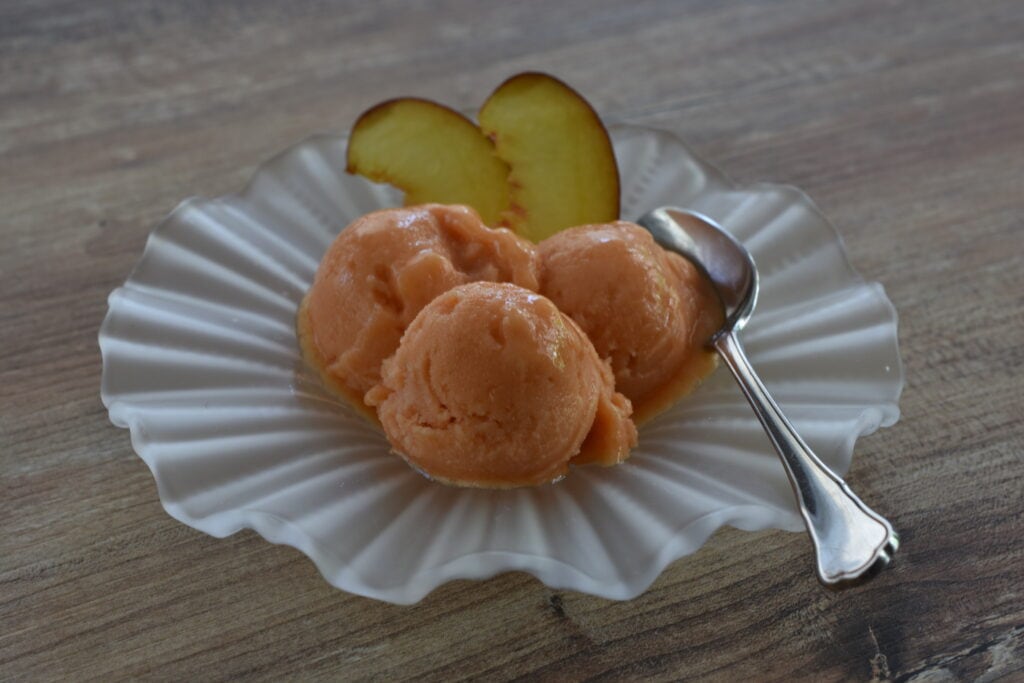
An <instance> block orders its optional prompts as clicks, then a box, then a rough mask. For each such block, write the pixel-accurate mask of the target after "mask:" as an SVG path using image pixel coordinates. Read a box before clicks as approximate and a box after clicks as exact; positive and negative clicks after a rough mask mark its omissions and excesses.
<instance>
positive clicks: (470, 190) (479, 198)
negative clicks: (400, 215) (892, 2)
mask: <svg viewBox="0 0 1024 683" xmlns="http://www.w3.org/2000/svg"><path fill="white" fill-rule="evenodd" d="M347 170H348V172H349V173H358V174H359V175H362V176H365V177H366V178H369V179H370V180H373V181H375V182H384V183H389V184H391V185H394V186H395V187H397V188H399V189H400V190H402V191H403V192H405V204H406V206H411V205H414V204H427V203H438V204H468V205H469V206H471V207H473V208H474V209H476V211H477V213H479V214H480V217H481V218H482V219H483V221H484V223H486V224H487V225H490V226H497V225H498V224H499V221H500V220H501V218H502V216H503V215H504V214H505V213H506V212H507V209H508V206H509V199H508V175H509V168H508V165H507V164H506V163H505V162H504V161H502V160H501V159H499V158H498V157H497V156H496V155H495V150H494V144H493V143H492V142H491V141H490V140H489V139H488V138H487V137H486V136H484V134H483V133H481V132H480V129H479V128H478V127H477V126H476V125H475V124H474V123H473V122H472V121H471V120H469V119H468V118H466V117H465V116H463V115H462V114H460V113H459V112H457V111H455V110H454V109H449V108H448V107H445V106H444V105H441V104H438V103H436V102H431V101H429V100H422V99H417V98H411V97H404V98H400V99H395V100H388V101H387V102H382V103H381V104H378V105H377V106H375V107H373V108H371V109H369V110H367V111H366V112H364V113H363V114H362V115H361V116H360V117H359V119H358V120H357V121H356V123H355V125H354V126H353V127H352V132H351V134H350V136H349V143H348V168H347Z"/></svg>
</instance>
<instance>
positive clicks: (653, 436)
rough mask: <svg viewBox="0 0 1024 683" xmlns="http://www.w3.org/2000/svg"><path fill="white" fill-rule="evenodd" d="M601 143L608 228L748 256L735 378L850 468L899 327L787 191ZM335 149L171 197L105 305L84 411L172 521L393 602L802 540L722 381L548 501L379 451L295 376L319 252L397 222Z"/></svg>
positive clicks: (784, 488) (596, 586) (761, 445)
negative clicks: (702, 227) (240, 538)
mask: <svg viewBox="0 0 1024 683" xmlns="http://www.w3.org/2000/svg"><path fill="white" fill-rule="evenodd" d="M611 133H612V137H613V140H614V143H615V151H616V154H617V156H618V159H619V164H620V170H621V174H622V179H623V188H622V200H623V214H622V215H623V217H625V218H630V219H635V218H637V217H638V216H639V215H640V214H642V213H643V212H645V211H646V210H648V209H651V208H654V207H657V206H661V205H665V204H673V205H678V206H686V207H691V208H694V209H697V210H698V211H701V212H703V213H705V214H707V215H709V216H711V217H712V218H715V219H717V220H718V221H720V222H721V223H722V224H723V225H724V226H725V227H726V228H727V229H728V230H729V231H731V232H732V233H733V234H734V235H735V236H736V237H738V238H739V239H740V240H741V241H743V243H744V244H746V245H747V247H749V248H750V250H751V251H752V252H753V254H754V257H755V259H756V261H757V264H758V266H759V268H760V272H761V277H762V280H761V285H762V289H761V298H760V302H759V303H758V308H757V311H756V312H755V314H754V316H753V318H752V319H751V321H750V323H749V325H748V327H747V328H746V330H745V331H744V333H743V339H744V342H745V343H746V347H747V350H748V352H749V355H750V358H751V360H752V361H753V362H754V364H755V366H756V367H757V369H758V371H759V372H760V373H761V376H762V378H763V379H764V381H765V383H766V384H767V385H768V387H769V389H770V390H771V391H772V392H773V393H774V395H775V396H776V398H777V399H778V401H779V402H780V403H781V404H782V406H783V408H784V409H785V411H786V413H787V414H788V415H789V417H790V418H791V419H792V420H793V421H794V422H795V424H796V426H797V428H798V429H799V430H800V432H801V433H802V434H803V435H804V437H805V438H806V440H807V441H808V442H809V443H810V445H811V446H812V447H813V448H814V449H815V450H816V451H817V453H818V455H819V456H820V457H821V458H822V459H823V460H824V461H825V462H826V463H828V465H830V466H831V467H833V468H834V469H836V470H837V471H839V472H845V471H846V470H847V468H848V466H849V463H850V457H851V453H852V451H853V446H854V442H855V441H856V439H857V437H858V436H861V435H864V434H868V433H871V432H873V431H875V430H876V429H878V428H879V427H880V426H888V425H891V424H893V423H894V422H895V421H896V420H897V419H898V417H899V409H898V407H897V400H898V398H899V394H900V390H901V388H902V385H903V375H902V370H901V365H900V358H899V353H898V350H897V339H896V312H895V310H894V309H893V306H892V304H891V303H890V302H889V300H888V299H887V298H886V296H885V293H884V291H883V290H882V287H881V286H880V285H878V284H876V283H867V282H864V281H863V280H862V279H861V278H860V277H859V276H858V275H857V273H856V272H855V271H854V270H853V269H852V268H851V266H850V264H849V262H848V261H847V259H846V256H845V254H844V251H843V246H842V243H841V241H840V239H839V236H838V235H837V234H836V231H835V230H834V229H833V228H832V226H831V225H830V224H829V223H828V221H827V220H826V219H825V218H824V217H823V216H822V214H821V213H820V212H819V210H818V209H817V208H816V207H815V206H814V204H813V203H812V202H811V201H810V199H808V198H807V196H806V195H804V194H803V193H802V192H801V191H800V190H797V189H795V188H792V187H781V186H776V185H756V186H753V187H742V188H739V187H735V186H733V185H732V184H731V183H730V182H729V181H728V180H727V179H726V178H725V177H723V176H722V175H721V174H720V173H719V172H717V171H716V170H714V169H713V168H711V167H710V166H709V165H708V164H706V163H704V162H702V161H700V160H699V159H697V158H696V157H695V156H694V155H693V154H692V153H691V152H690V151H689V150H688V149H687V148H686V146H685V145H683V143H682V142H680V141H679V140H678V139H677V138H675V137H674V136H672V135H670V134H668V133H664V132H660V131H654V130H650V129H646V128H639V127H633V126H615V127H613V128H612V129H611ZM345 147H346V141H345V138H344V137H340V136H339V137H335V136H318V137H313V138H310V139H309V140H306V141H305V142H302V143H300V144H298V145H296V146H295V147H293V148H292V149H290V150H288V151H286V152H285V153H283V154H281V155H280V156H278V157H276V158H274V159H272V160H271V161H269V162H268V163H266V164H265V165H264V166H263V167H262V168H261V169H260V170H259V171H258V172H257V173H256V175H255V177H254V178H253V179H252V181H251V183H250V184H249V186H248V187H247V188H246V189H245V190H244V191H243V192H242V193H241V194H238V195H231V196H226V197H220V198H217V199H190V200H188V201H185V202H184V203H182V204H181V205H180V206H178V207H177V208H176V209H175V210H174V211H173V212H172V213H171V214H170V215H169V216H168V217H167V218H166V220H164V222H163V223H162V224H160V225H159V226H158V227H157V228H156V229H155V230H154V231H153V233H152V235H151V236H150V238H149V241H148V242H147V244H146V248H145V251H144V253H143V255H142V258H141V260H140V261H139V263H138V265H137V266H136V268H135V270H134V272H133V273H132V274H131V276H130V277H129V278H128V280H127V282H125V284H124V286H123V287H120V288H118V289H117V290H115V291H114V292H113V293H112V294H111V295H110V308H109V311H108V313H107V317H106V319H105V320H104V322H103V326H102V328H101V330H100V336H99V341H100V348H101V350H102V354H103V386H102V398H103V403H104V404H105V405H106V406H107V408H108V409H109V411H110V419H111V421H112V422H113V423H114V424H115V425H117V426H119V427H126V428H128V429H130V430H131V440H132V445H133V447H134V448H135V451H136V452H137V453H138V454H139V456H140V457H141V458H142V459H143V460H144V461H145V462H146V464H147V465H149V467H150V469H151V470H152V472H153V476H154V478H155V479H156V484H157V489H158V492H159V495H160V500H161V502H162V503H163V506H164V508H165V509H166V510H167V512H168V513H169V514H171V515H172V516H173V517H174V518H175V519H178V520H180V521H182V522H184V523H185V524H188V525H189V526H191V527H194V528H196V529H199V530H201V531H204V532H206V533H209V534H212V535H214V536H218V537H223V536H227V535H229V534H232V533H234V532H236V531H238V530H239V529H243V528H252V529H255V530H256V531H257V532H259V533H260V534H261V535H262V536H264V537H265V538H266V539H267V540H269V541H271V542H273V543H285V544H288V545H291V546H294V547H296V548H298V549H299V550H301V551H302V552H303V553H305V554H306V555H308V556H309V557H310V558H311V559H312V560H313V561H314V562H315V563H316V566H317V567H318V568H319V569H320V571H321V572H322V573H323V575H324V577H325V578H326V579H327V580H328V581H329V582H330V583H331V584H333V585H335V586H337V587H338V588H342V589H344V590H346V591H350V592H352V593H358V594H360V595H365V596H369V597H372V598H377V599H380V600H387V601H390V602H395V603H412V602H416V601H417V600H419V599H421V598H422V597H423V596H424V595H426V594H427V593H429V592H430V591H431V590H433V589H434V588H436V587H437V586H439V585H440V584H442V583H444V582H446V581H449V580H452V579H456V578H477V579H479V578H484V577H488V576H492V575H494V574H497V573H500V572H504V571H509V570H522V571H526V572H529V573H531V574H533V575H534V576H536V577H537V578H539V579H540V580H541V581H543V582H544V583H545V584H547V585H548V586H551V587H553V588H567V589H573V590H577V591H582V592H586V593H592V594H595V595H600V596H604V597H607V598H613V599H627V598H631V597H634V596H636V595H638V594H639V593H641V592H642V591H643V590H644V589H646V588H647V587H648V586H649V585H650V584H651V582H652V581H654V579H655V578H656V577H657V576H658V574H659V573H660V572H661V571H662V569H664V567H665V566H666V565H667V564H668V563H670V562H672V561H673V560H676V559H678V558H680V557H683V556H685V555H688V554H690V553H693V552H694V551H696V550H697V549H698V548H700V546H701V545H702V544H703V543H704V542H705V540H707V538H708V537H709V536H710V535H711V534H712V533H713V532H714V531H715V530H716V529H717V528H718V527H720V526H722V525H726V524H728V525H731V526H734V527H738V528H740V529H747V530H754V529H765V528H771V527H774V528H779V529H787V530H791V531H797V530H800V529H802V524H801V520H800V517H799V514H798V512H797V509H796V507H795V503H794V501H793V494H792V492H791V491H790V487H789V483H788V482H787V480H786V476H785V473H784V472H783V469H782V466H781V465H780V463H779V461H778V459H777V458H776V456H775V454H774V453H773V452H772V450H771V447H770V445H769V443H768V441H767V439H766V438H765V437H764V436H763V434H762V433H761V429H760V427H759V426H758V423H757V421H756V420H755V418H754V416H753V414H752V413H751V412H750V409H749V408H748V407H747V405H746V404H745V403H744V400H743V398H742V396H741V394H740V392H739V390H738V389H737V388H736V386H735V385H734V384H733V381H732V379H731V378H730V377H729V376H728V374H727V373H726V372H725V370H724V369H720V370H719V371H718V372H716V373H715V374H714V375H712V376H711V377H710V378H709V379H708V381H707V382H705V384H704V385H703V386H702V387H701V388H700V389H699V390H698V391H697V392H696V393H695V394H693V395H692V396H690V397H689V398H687V399H686V400H684V401H682V402H681V403H679V404H678V405H676V406H675V407H674V408H673V409H672V410H670V411H669V412H668V413H666V414H665V415H663V416H661V417H660V418H659V419H657V420H655V421H654V422H652V423H650V424H648V425H646V426H645V427H644V428H643V429H642V430H641V431H640V444H639V446H638V447H637V448H636V450H635V451H634V452H633V455H632V457H631V458H630V460H629V461H628V462H627V463H625V464H624V465H621V466H618V467H614V468H610V469H603V468H597V467H583V468H577V469H575V470H574V471H573V472H571V473H570V476H569V477H568V478H566V479H565V480H563V481H561V482H559V483H557V484H554V485H550V486H543V487H540V488H534V489H521V490H512V491H480V490H465V489H455V488H449V487H446V486H442V485H439V484H435V483H431V482H429V481H427V480H426V479H424V478H423V477H421V476H420V475H419V474H417V473H415V472H414V471H412V470H411V469H410V468H409V467H407V466H406V465H405V464H404V463H403V462H402V461H401V460H400V459H399V458H398V457H396V456H394V455H392V454H389V452H388V444H387V442H386V441H385V439H384V437H383V436H382V435H381V434H380V433H378V432H377V431H376V430H375V429H373V428H371V427H370V426H369V425H368V424H367V423H366V422H364V421H363V420H362V419H360V418H358V417H356V416H355V415H354V414H353V413H352V412H351V411H350V410H349V409H348V408H347V407H346V406H345V405H343V404H341V403H339V402H338V401H337V400H336V399H334V398H332V397H331V396H330V395H328V394H327V393H325V391H324V390H323V389H322V388H321V387H320V384H319V382H318V380H317V379H316V377H315V375H314V374H313V373H311V372H310V371H308V370H307V369H306V368H305V367H304V365H303V363H302V360H301V359H300V356H299V351H298V345H297V342H296V336H295V326H294V320H295V313H296V308H297V306H298V303H299V301H300V299H301V298H302V296H303V294H304V292H305V291H306V288H307V287H308V285H309V284H310V282H311V281H312V278H313V274H314V272H315V270H316V267H317V264H318V262H319V259H320V256H321V254H322V253H323V252H324V250H325V249H326V248H327V246H328V244H330V242H331V241H332V239H333V238H334V236H335V235H336V234H337V233H338V231H339V230H341V229H342V228H344V227H345V225H347V224H348V223H349V222H350V221H351V220H353V219H354V218H356V217H357V216H360V215H361V214H364V213H366V212H368V211H371V210H374V209H378V208H381V207H387V206H395V205H397V204H399V203H400V202H399V200H400V197H399V196H398V195H397V194H395V192H394V191H392V190H390V189H388V188H385V187H382V186H377V185H373V184H371V183H368V182H366V181H364V180H363V179H362V178H359V177H356V176H351V175H347V174H346V173H345V172H344V168H345ZM807 571H808V576H810V575H811V574H810V572H811V568H810V565H808V568H807Z"/></svg>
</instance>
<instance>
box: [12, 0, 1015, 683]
mask: <svg viewBox="0 0 1024 683" xmlns="http://www.w3.org/2000/svg"><path fill="white" fill-rule="evenodd" d="M525 69H543V70H546V71H550V72H553V73H555V74H558V75H559V76H561V77H562V78H564V79H565V80H567V81H569V82H570V83H572V84H573V85H575V86H576V87H578V88H579V89H580V90H581V91H582V92H583V93H584V94H585V95H587V96H588V97H589V98H590V99H591V100H592V102H593V103H594V104H595V105H596V107H597V108H598V110H599V111H601V112H602V114H603V115H604V116H606V117H608V118H613V119H625V120H630V121H635V122H638V123H645V124H653V125H658V126H663V127H668V128H670V129H673V130H676V131H677V132H679V133H680V134H681V135H683V137H685V138H686V139H687V140H688V141H689V142H690V143H691V145H693V146H694V148H695V149H696V151H697V152H698V153H699V154H700V155H701V156H703V157H705V158H707V159H709V160H712V161H713V162H715V163H716V164H718V165H719V166H720V167H721V168H723V169H724V170H725V171H726V172H727V173H729V174H730V175H732V176H733V177H734V178H736V179H737V180H739V181H741V182H753V181H759V180H770V181H774V182H783V183H792V184H795V185H798V186H800V187H802V188H804V189H805V190H807V191H808V192H809V193H810V194H811V195H812V196H813V197H814V198H815V200H816V201H817V202H818V203H819V204H820V205H821V207H822V208H823V210H824V211H825V212H826V214H827V215H829V216H830V217H831V218H833V219H834V221H835V223H836V224H837V226H838V227H839V229H840V232H841V233H842V235H843V238H844V239H845V241H846V244H847V246H848V248H849V252H850V256H851V260H852V261H853V263H854V264H855V266H856V267H857V268H858V270H859V271H860V272H861V273H862V274H863V275H864V276H865V277H866V278H868V279H871V280H878V281H880V282H882V283H883V284H884V285H885V287H886V290H887V292H888V294H889V296H890V297H891V298H892V300H893V301H894V302H895V304H896V307H897V309H898V310H899V312H900V316H901V318H900V336H901V344H902V346H901V349H902V354H903V357H904V360H905V362H906V370H907V386H906V390H905V392H904V395H903V398H902V401H901V407H902V410H903V417H902V419H901V421H900V422H899V423H898V424H897V425H896V426H895V427H893V428H890V429H886V430H883V431H881V432H879V433H878V434H875V435H873V436H870V437H867V438H864V439H862V440H861V441H860V442H858V449H857V458H856V460H855V462H854V466H853V469H852V472H851V473H850V475H849V479H850V481H851V483H852V484H853V485H854V487H855V488H856V489H857V490H858V491H860V492H862V494H863V496H864V497H865V499H866V500H868V501H870V502H871V503H872V504H874V505H875V506H876V507H877V508H878V509H879V510H881V511H883V512H884V513H886V514H887V515H888V516H889V517H890V518H891V519H892V520H893V522H894V524H895V525H896V526H897V528H898V529H899V530H900V531H901V533H902V538H903V543H904V547H903V550H902V551H901V553H900V555H899V561H898V565H897V566H896V567H895V568H894V569H892V570H890V571H888V572H886V573H884V574H883V575H882V576H880V577H878V578H877V579H876V580H875V581H874V582H873V583H871V584H869V585H867V586H864V587H861V588H857V589H853V590H851V591H848V592H843V593H831V592H827V591H825V590H823V589H822V588H820V587H819V586H818V585H817V584H816V583H815V582H814V580H813V578H812V576H811V572H810V562H811V556H810V547H809V545H808V543H807V542H806V540H805V539H803V538H802V537H800V536H799V535H795V534H787V533H782V532H771V533H769V532H765V533H756V534H751V533H741V532H737V531H732V530H725V531H722V532H720V533H718V534H716V535H715V536H714V537H713V538H712V539H711V541H710V542H709V543H708V544H707V545H706V546H705V547H704V548H703V549H702V550H701V551H700V552H698V553H697V554H696V555H694V556H692V557H690V558H687V559H684V560H682V561H679V562H676V563H675V564H673V565H672V566H670V567H669V569H668V570H667V571H666V572H665V573H664V574H663V575H662V576H661V578H660V579H658V581H657V582H656V583H655V584H654V586H653V587H652V588H651V589H650V590H649V591H647V592H646V593H645V594H644V595H642V596H641V597H639V598H637V599H635V600H633V601H630V602H625V603H617V602H610V601H605V600H601V599H597V598H593V597H589V596H585V595H578V594H574V593H563V592H555V591H552V590H549V589H547V588H545V587H544V586H542V585H541V584H540V583H539V582H537V581H536V580H535V579H533V578H531V577H529V576H526V575H524V574H519V573H512V574H506V575H503V576H500V577H497V578H495V579H492V580H488V581H481V582H455V583H452V584H449V585H446V586H444V587H442V588H441V589H439V590H437V591H436V592H435V593H433V594H431V595H430V596H428V597H427V598H426V599H425V600H424V601H423V602H422V603H421V604H419V605H416V606H413V607H405V608H403V607H395V606H390V605H386V604H381V603H377V602H373V601H370V600H366V599H363V598H358V597H354V596H350V595H346V594H344V593H341V592H340V591H337V590H334V589H332V588H330V587H329V586H328V585H327V584H326V583H325V582H324V581H323V580H322V579H321V578H320V576H319V575H318V574H317V573H316V570H315V569H314V568H313V566H312V564H311V563H310V562H309V561H308V560H306V559H305V558H304V557H303V556H301V555H300V554H299V553H298V552H297V551H295V550H292V549H290V548H284V547H277V546H272V545H270V544H268V543H266V542H265V541H263V540H262V539H260V538H259V537H257V536H255V535H254V534H252V533H248V532H246V533H240V534H238V535H236V536H234V537H231V538H228V539H225V540H216V539H213V538H209V537H206V536H204V535H202V534H200V533H199V532H196V531H193V530H191V529H189V528H187V527H184V526H182V525H181V524H178V523H177V522H175V521H174V520H172V519H171V518H170V517H168V516H167V515H166V514H165V513H164V512H163V510H162V509H161V507H160V505H159V502H158V500H157V496H156V491H155V487H154V485H153V481H152V478H151V476H150V474H149V472H148V471H147V469H146V467H145V465H144V464H143V463H142V462H141V460H139V459H138V458H137V457H136V456H135V455H134V453H133V452H132V449H131V446H130V444H129V442H128V437H127V434H126V433H124V432H123V431H120V430H117V429H115V428H114V427H112V426H110V424H109V423H108V421H107V418H106V412H105V410H104V409H103V407H102V405H101V404H100V401H99V377H100V358H99V353H98V348H97V343H96V333H97V329H98V326H99V323H100V321H101V320H102V318H103V315H104V313H105V310H106V296H107V294H108V293H109V292H110V291H111V290H112V289H113V288H114V287H116V286H117V285H118V284H119V283H121V282H122V281H123V280H124V278H125V277H126V276H127V274H128V273H129V271H130V269H131V267H132V264H133V263H134V262H135V260H136V259H137V258H138V256H139V254H140V253H141V250H142V246H143V243H144V241H145V239H146V235H147V234H148V232H149V230H150V229H151V228H152V227H153V226H154V224H155V223H156V222H157V220H158V219H159V218H160V217H161V216H162V215H163V214H165V213H166V212H167V211H168V210H170V209H171V208H173V206H174V205H175V204H176V203H177V202H178V201H179V200H181V199H183V198H185V197H187V196H190V195H195V194H203V195H207V196H213V195H218V194H223V193H226V192H230V191H234V190H237V189H239V188H240V187H241V186H242V184H243V183H244V182H245V180H246V178H247V177H248V176H249V174H250V173H251V172H252V170H253V168H254V167H255V166H256V165H257V164H258V163H259V162H260V161H262V160H264V159H266V158H268V157H269V156H271V155H272V154H274V153H275V152H277V151H279V150H281V149H283V148H285V147H286V146H288V145H290V144H292V143H294V142H296V141H297V140H299V139H301V138H303V137H305V136H307V135H309V134H311V133H314V132H320V131H340V130H344V129H345V128H347V126H348V125H349V124H350V123H351V122H352V120H353V119H354V117H355V116H356V115H357V114H358V113H359V112H360V111H361V110H362V109H364V108H366V107H367V106H369V105H371V104H373V103H375V102H377V101H379V100H381V99H384V98H386V97H390V96H395V95H403V94H409V95H419V96H427V97H433V98H436V99H440V100H442V101H444V102H447V103H449V104H452V105H455V106H458V107H470V106H473V105H474V104H476V103H478V102H480V101H481V100H482V98H483V97H484V96H485V95H486V94H487V93H488V92H489V91H490V89H491V88H493V87H494V85H495V84H497V83H498V82H499V81H500V80H502V79H503V78H504V77H506V76H508V75H509V74H511V73H515V72H517V71H521V70H525ZM1022 111H1024V4H1022V3H1020V2H1019V0H984V1H975V2H961V1H959V0H934V1H926V0H920V1H917V2H898V1H895V0H842V1H839V2H831V3H819V2H816V1H814V0H780V1H778V2H771V3H767V2H756V1H754V0H750V1H748V2H734V3H719V2H713V1H711V0H706V1H700V2H673V1H672V0H638V1H637V2H629V3H625V2H612V1H610V0H598V1H591V0H571V1H568V2H560V3H548V2H540V1H531V2H515V3H497V2H494V3H478V2H470V1H469V0H451V1H438V2H423V3H402V2H397V1H383V2H376V3H356V2H353V3H347V4H344V3H327V2H289V3H275V2H270V1H269V0H259V1H256V2H242V1H241V0H239V1H232V2H218V3H208V2H205V0H189V1H186V2H160V1H159V0H145V1H140V2H106V1H103V2H94V3H79V2H71V1H70V0H45V1H39V2H32V3H13V2H7V3H2V4H0V216H2V222H0V237H2V242H0V244H2V247H0V400H2V403H3V411H2V416H0V482H2V489H0V496H2V497H0V524H2V534H0V625H2V627H0V679H2V680H58V679H65V680H92V679H95V680H116V679H124V678H144V679H176V680H218V679H227V678H241V679H265V680H280V679H283V678H289V679H312V680H318V679H330V680H337V679H346V680H365V679H372V678H377V679H407V678H409V679H429V680H450V679H459V678H481V679H488V680H504V679H514V678H530V679H541V680H578V679H584V678H586V679H604V680H682V679H686V680H689V679H693V680H723V681H732V680H779V681H784V680H785V681H788V680H815V681H831V680H870V679H874V680H889V679H892V680H905V681H946V680H996V679H999V678H1000V677H1003V678H1004V679H1005V680H1022V679H1024V596H1022V594H1021V584H1022V583H1024V494H1022V488H1024V390H1022V388H1021V387H1022V380H1024V267H1022V265H1021V256H1020V254H1021V250H1022V247H1024V199H1022V196H1024V192H1022V190H1024V185H1022V179H1024V115H1022Z"/></svg>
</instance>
